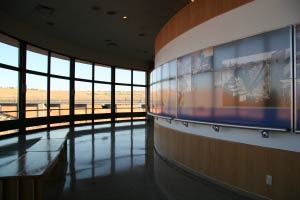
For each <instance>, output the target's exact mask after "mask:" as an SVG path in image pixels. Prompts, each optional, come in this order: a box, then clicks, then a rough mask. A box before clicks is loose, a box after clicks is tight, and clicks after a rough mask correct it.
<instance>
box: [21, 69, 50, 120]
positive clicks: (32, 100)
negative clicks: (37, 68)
mask: <svg viewBox="0 0 300 200" xmlns="http://www.w3.org/2000/svg"><path fill="white" fill-rule="evenodd" d="M26 86H27V89H26V114H25V115H26V118H33V117H34V118H35V117H46V116H47V77H46V76H40V75H35V74H29V73H27V75H26Z"/></svg>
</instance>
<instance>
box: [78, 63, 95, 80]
mask: <svg viewBox="0 0 300 200" xmlns="http://www.w3.org/2000/svg"><path fill="white" fill-rule="evenodd" d="M75 78H82V79H88V80H92V64H91V63H88V62H84V61H76V62H75Z"/></svg>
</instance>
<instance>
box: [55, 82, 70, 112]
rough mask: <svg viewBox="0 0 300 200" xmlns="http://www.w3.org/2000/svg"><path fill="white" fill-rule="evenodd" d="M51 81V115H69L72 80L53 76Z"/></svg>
mask: <svg viewBox="0 0 300 200" xmlns="http://www.w3.org/2000/svg"><path fill="white" fill-rule="evenodd" d="M50 83H51V85H50V88H51V93H50V116H60V115H69V99H70V98H69V96H70V94H69V90H70V81H69V80H65V79H59V78H51V80H50Z"/></svg>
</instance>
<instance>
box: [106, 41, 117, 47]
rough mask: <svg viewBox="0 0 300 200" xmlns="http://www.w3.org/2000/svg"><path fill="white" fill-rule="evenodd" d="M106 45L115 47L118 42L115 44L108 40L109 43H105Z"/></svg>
mask: <svg viewBox="0 0 300 200" xmlns="http://www.w3.org/2000/svg"><path fill="white" fill-rule="evenodd" d="M106 46H110V47H117V46H118V44H117V43H115V42H109V43H107V44H106Z"/></svg>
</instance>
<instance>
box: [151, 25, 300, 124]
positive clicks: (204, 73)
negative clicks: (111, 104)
mask: <svg viewBox="0 0 300 200" xmlns="http://www.w3.org/2000/svg"><path fill="white" fill-rule="evenodd" d="M296 29H297V30H296V31H297V32H296V34H297V41H296V44H297V74H299V72H300V53H299V52H300V42H299V41H300V39H299V38H300V36H299V35H300V28H299V25H298V26H297V28H296ZM290 33H291V27H286V28H282V29H278V30H274V31H270V32H266V33H262V34H259V35H255V36H252V37H248V38H245V39H240V40H237V41H233V42H230V43H226V44H223V45H219V46H216V47H210V48H207V49H203V50H200V51H197V52H194V53H192V54H189V55H186V56H182V57H180V58H178V59H177V60H176V59H175V60H173V61H170V62H168V63H166V64H164V65H163V66H161V67H158V68H156V69H155V70H154V71H153V72H152V73H153V75H152V79H153V82H152V89H151V90H153V92H151V94H152V96H153V97H152V98H151V99H152V105H153V106H152V107H153V109H152V110H153V111H152V112H153V113H156V114H163V115H167V116H173V117H176V116H177V118H181V119H191V120H199V121H207V122H216V123H229V124H237V125H246V126H261V127H270V128H285V129H290V128H291V85H292V82H291V80H292V76H291V74H292V73H291V72H292V71H291V67H292V65H291V57H290V54H291V47H290V42H291V38H290ZM297 77H299V75H297ZM299 83H300V81H299ZM297 85H298V79H297ZM297 89H298V90H297V97H298V96H299V98H297V99H299V100H300V84H299V87H297ZM176 96H177V98H176ZM297 106H298V108H300V101H297ZM299 113H300V110H299ZM297 123H298V124H299V126H300V120H299V119H298V122H297ZM299 126H298V125H297V127H299Z"/></svg>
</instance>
